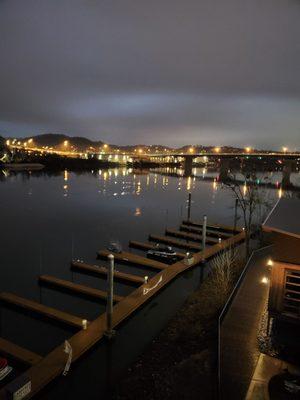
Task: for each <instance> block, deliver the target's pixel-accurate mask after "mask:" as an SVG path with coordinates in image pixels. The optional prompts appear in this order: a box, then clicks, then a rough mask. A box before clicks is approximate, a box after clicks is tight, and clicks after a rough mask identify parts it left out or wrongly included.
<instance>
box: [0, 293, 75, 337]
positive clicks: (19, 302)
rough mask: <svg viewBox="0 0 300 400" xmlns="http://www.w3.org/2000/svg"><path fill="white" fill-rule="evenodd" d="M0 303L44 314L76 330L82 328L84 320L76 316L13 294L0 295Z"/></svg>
mask: <svg viewBox="0 0 300 400" xmlns="http://www.w3.org/2000/svg"><path fill="white" fill-rule="evenodd" d="M0 301H2V302H5V303H8V304H11V305H13V306H16V307H20V308H24V309H26V310H28V311H32V312H34V313H36V314H42V315H44V316H45V317H47V318H50V319H54V320H56V321H59V322H62V323H64V324H66V325H70V326H73V327H75V328H80V329H81V328H82V320H83V319H82V318H79V317H76V316H75V315H72V314H69V313H66V312H64V311H60V310H57V309H56V308H52V307H48V306H45V305H44V304H40V303H37V302H36V301H33V300H28V299H26V298H24V297H20V296H17V295H15V294H13V293H7V292H2V293H0Z"/></svg>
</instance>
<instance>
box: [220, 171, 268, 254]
mask: <svg viewBox="0 0 300 400" xmlns="http://www.w3.org/2000/svg"><path fill="white" fill-rule="evenodd" d="M243 177H244V183H243V184H242V183H241V181H238V180H237V179H236V176H231V177H229V178H228V180H226V182H224V184H225V187H227V188H228V189H230V190H231V191H232V193H233V195H234V198H235V199H236V201H237V206H238V208H239V209H240V210H241V213H242V219H243V228H244V230H245V246H246V255H247V257H249V255H250V239H251V236H252V234H253V233H254V231H255V230H256V229H257V227H258V226H260V224H261V223H262V221H263V219H264V216H265V215H266V213H267V212H268V210H269V209H270V208H271V206H272V203H273V202H272V200H271V199H270V197H269V196H268V193H267V191H266V190H265V189H263V188H262V187H261V182H260V180H259V179H258V178H257V176H256V174H254V173H248V174H245V175H243ZM265 179H267V178H265ZM265 183H266V182H265Z"/></svg>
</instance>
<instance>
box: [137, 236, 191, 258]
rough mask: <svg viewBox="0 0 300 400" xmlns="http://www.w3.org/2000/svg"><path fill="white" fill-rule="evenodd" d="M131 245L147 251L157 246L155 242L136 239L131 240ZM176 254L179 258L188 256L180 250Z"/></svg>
mask: <svg viewBox="0 0 300 400" xmlns="http://www.w3.org/2000/svg"><path fill="white" fill-rule="evenodd" d="M129 247H133V248H134V249H139V250H145V251H147V250H155V249H156V248H157V246H156V245H155V244H151V243H142V242H137V241H135V240H130V242H129ZM176 255H177V257H178V258H184V257H185V256H186V254H185V253H180V252H179V251H176Z"/></svg>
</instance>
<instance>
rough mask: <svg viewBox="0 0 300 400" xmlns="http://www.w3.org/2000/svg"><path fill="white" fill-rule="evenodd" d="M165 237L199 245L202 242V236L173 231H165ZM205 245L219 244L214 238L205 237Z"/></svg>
mask: <svg viewBox="0 0 300 400" xmlns="http://www.w3.org/2000/svg"><path fill="white" fill-rule="evenodd" d="M166 235H168V236H174V237H178V238H180V239H185V240H192V241H193V242H199V243H201V241H202V235H196V234H194V233H187V232H181V231H177V230H175V229H166ZM206 243H207V244H216V243H219V239H218V238H215V237H209V236H207V237H206Z"/></svg>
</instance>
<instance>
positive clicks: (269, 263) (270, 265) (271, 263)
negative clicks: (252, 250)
mask: <svg viewBox="0 0 300 400" xmlns="http://www.w3.org/2000/svg"><path fill="white" fill-rule="evenodd" d="M273 264H274V263H273V260H272V259H271V258H269V259H268V262H267V266H268V267H272V266H273Z"/></svg>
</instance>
